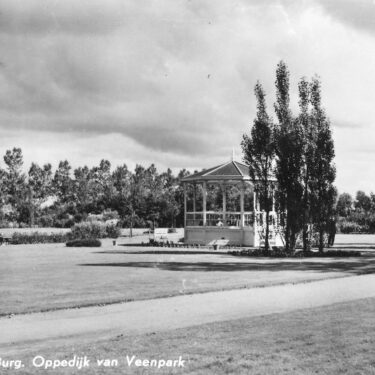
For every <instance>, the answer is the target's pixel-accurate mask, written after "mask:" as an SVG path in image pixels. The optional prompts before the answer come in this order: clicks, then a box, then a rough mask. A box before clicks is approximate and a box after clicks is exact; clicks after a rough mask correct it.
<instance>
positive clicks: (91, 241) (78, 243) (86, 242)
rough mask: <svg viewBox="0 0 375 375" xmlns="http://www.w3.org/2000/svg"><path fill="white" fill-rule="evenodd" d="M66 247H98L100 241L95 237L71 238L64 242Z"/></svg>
mask: <svg viewBox="0 0 375 375" xmlns="http://www.w3.org/2000/svg"><path fill="white" fill-rule="evenodd" d="M66 246H67V247H100V246H102V243H101V242H100V241H99V240H98V239H96V238H84V239H80V240H72V241H68V242H67V243H66Z"/></svg>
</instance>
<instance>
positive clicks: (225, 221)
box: [221, 184, 227, 225]
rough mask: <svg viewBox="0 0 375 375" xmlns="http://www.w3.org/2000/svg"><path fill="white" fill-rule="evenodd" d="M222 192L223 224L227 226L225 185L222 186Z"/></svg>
mask: <svg viewBox="0 0 375 375" xmlns="http://www.w3.org/2000/svg"><path fill="white" fill-rule="evenodd" d="M221 191H222V193H223V223H224V225H227V195H226V189H225V184H221Z"/></svg>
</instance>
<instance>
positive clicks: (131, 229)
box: [130, 211, 133, 237]
mask: <svg viewBox="0 0 375 375" xmlns="http://www.w3.org/2000/svg"><path fill="white" fill-rule="evenodd" d="M130 237H133V211H132V213H131V215H130Z"/></svg>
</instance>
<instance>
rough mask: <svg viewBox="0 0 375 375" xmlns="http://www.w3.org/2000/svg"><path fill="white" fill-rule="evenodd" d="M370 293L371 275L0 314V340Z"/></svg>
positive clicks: (155, 324)
mask: <svg viewBox="0 0 375 375" xmlns="http://www.w3.org/2000/svg"><path fill="white" fill-rule="evenodd" d="M368 297H375V275H362V276H353V277H345V278H337V279H330V280H323V281H316V282H311V283H307V284H297V285H282V286H273V287H266V288H255V289H242V290H231V291H223V292H211V293H204V294H193V295H186V296H178V297H171V298H163V299H154V300H146V301H136V302H129V303H124V304H117V305H108V306H102V307H88V308H82V309H68V310H60V311H54V312H46V313H35V314H29V315H18V316H13V317H11V318H1V319H0V333H1V334H0V345H1V346H3V347H4V346H8V345H9V344H10V345H12V344H20V343H24V342H27V341H38V340H43V341H45V340H53V339H60V338H64V337H71V336H76V335H86V334H98V335H100V334H101V333H102V334H104V333H106V334H107V333H111V332H113V333H115V334H125V335H128V334H140V333H148V332H155V331H161V330H169V329H174V328H182V327H189V326H193V325H198V324H204V323H210V322H217V321H225V320H232V319H239V318H245V317H251V316H259V315H265V314H271V313H276V312H286V311H291V310H295V309H303V308H310V307H315V306H323V305H330V304H333V303H339V302H345V301H350V300H355V299H360V298H368Z"/></svg>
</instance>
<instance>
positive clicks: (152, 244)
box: [129, 240, 241, 250]
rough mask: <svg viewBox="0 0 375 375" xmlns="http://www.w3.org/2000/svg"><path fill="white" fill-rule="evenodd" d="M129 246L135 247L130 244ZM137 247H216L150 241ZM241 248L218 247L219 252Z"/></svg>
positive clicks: (212, 247) (213, 248)
mask: <svg viewBox="0 0 375 375" xmlns="http://www.w3.org/2000/svg"><path fill="white" fill-rule="evenodd" d="M129 246H135V245H133V244H130V245H129ZM137 246H149V247H169V248H187V249H208V250H215V247H214V245H200V244H186V243H184V242H173V241H155V240H150V242H148V243H144V242H142V243H141V244H138V245H137ZM240 248H241V247H239V246H234V245H222V246H218V247H217V250H219V249H220V250H230V249H240Z"/></svg>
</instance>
